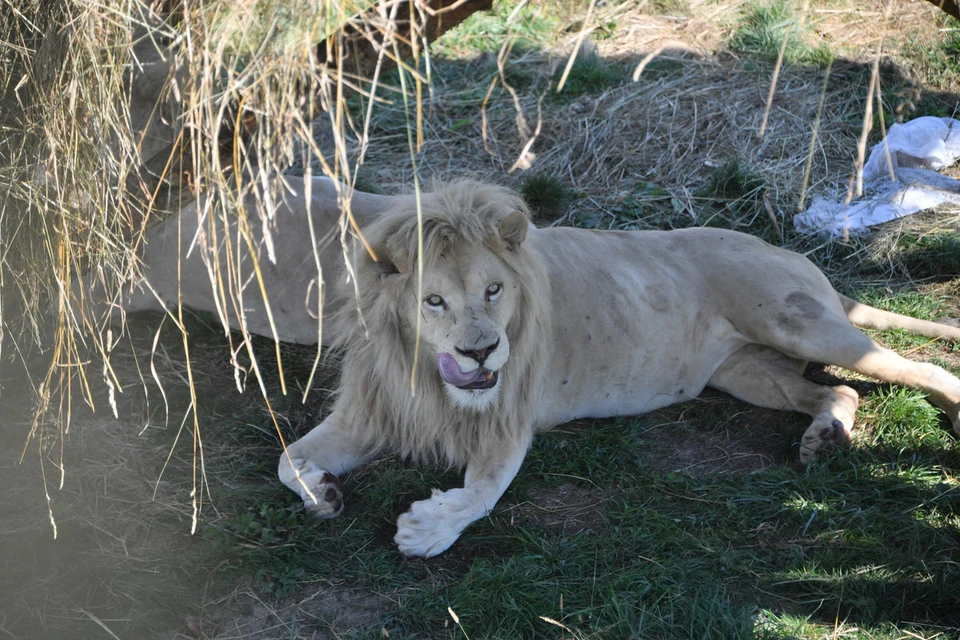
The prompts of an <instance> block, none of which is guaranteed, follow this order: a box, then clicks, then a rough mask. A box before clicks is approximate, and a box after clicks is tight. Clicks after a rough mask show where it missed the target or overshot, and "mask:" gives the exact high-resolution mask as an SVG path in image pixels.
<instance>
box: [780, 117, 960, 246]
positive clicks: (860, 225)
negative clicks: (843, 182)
mask: <svg viewBox="0 0 960 640" xmlns="http://www.w3.org/2000/svg"><path fill="white" fill-rule="evenodd" d="M958 158H960V120H955V119H953V118H936V117H932V116H925V117H922V118H916V119H915V120H911V121H910V122H905V123H903V124H895V125H893V126H892V127H890V131H888V132H887V137H886V139H884V140H883V141H882V142H880V143H879V144H877V145H876V146H874V147H873V149H872V150H871V151H870V157H869V158H868V159H867V162H866V164H864V166H863V187H864V196H863V197H861V198H858V199H857V200H854V201H853V202H851V203H850V204H848V205H844V204H843V202H842V201H840V202H838V201H832V200H828V199H826V198H815V199H814V201H813V204H811V205H810V208H809V209H807V211H805V212H804V213H801V214H798V215H796V216H794V219H793V223H794V226H795V227H796V229H797V230H798V231H802V232H805V233H826V234H830V235H833V236H840V235H845V234H849V233H853V232H856V231H859V230H862V229H864V228H866V227H869V226H872V225H875V224H880V223H881V222H887V221H889V220H895V219H896V218H902V217H903V216H908V215H910V214H912V213H917V212H918V211H923V210H924V209H930V208H932V207H935V206H937V205H939V204H942V203H944V202H960V182H958V181H957V180H953V179H951V178H948V177H947V176H944V175H941V174H940V173H937V172H938V171H939V170H941V169H943V168H945V167H949V166H950V165H952V164H953V163H955V162H956V161H957V159H958Z"/></svg>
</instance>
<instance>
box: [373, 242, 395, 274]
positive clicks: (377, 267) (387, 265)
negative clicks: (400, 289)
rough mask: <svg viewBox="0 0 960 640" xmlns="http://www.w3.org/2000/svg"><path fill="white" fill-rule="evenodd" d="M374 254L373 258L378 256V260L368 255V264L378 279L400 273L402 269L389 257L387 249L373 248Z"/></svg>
mask: <svg viewBox="0 0 960 640" xmlns="http://www.w3.org/2000/svg"><path fill="white" fill-rule="evenodd" d="M372 252H373V256H376V259H374V257H373V256H371V255H370V254H369V253H368V254H367V256H366V263H367V266H368V268H369V269H370V270H371V271H372V272H373V273H374V274H376V276H377V278H383V277H384V276H393V275H396V274H398V273H400V268H399V267H398V266H397V263H396V262H395V261H394V260H392V259H391V258H390V256H389V255H387V249H386V247H382V246H381V247H372Z"/></svg>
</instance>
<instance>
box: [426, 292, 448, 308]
mask: <svg viewBox="0 0 960 640" xmlns="http://www.w3.org/2000/svg"><path fill="white" fill-rule="evenodd" d="M423 301H424V302H426V303H427V305H428V306H431V307H442V306H443V298H441V297H440V296H438V295H437V294H433V295H430V296H427V297H426V298H424V299H423Z"/></svg>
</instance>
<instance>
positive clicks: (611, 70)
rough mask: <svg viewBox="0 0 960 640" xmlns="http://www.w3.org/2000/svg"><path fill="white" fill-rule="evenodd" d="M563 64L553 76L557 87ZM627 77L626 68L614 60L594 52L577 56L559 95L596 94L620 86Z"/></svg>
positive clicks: (561, 75)
mask: <svg viewBox="0 0 960 640" xmlns="http://www.w3.org/2000/svg"><path fill="white" fill-rule="evenodd" d="M564 69H565V65H561V66H560V67H559V68H558V69H557V71H556V73H555V74H554V76H553V81H554V83H555V85H556V86H557V87H559V83H560V80H561V78H562V77H563V72H564ZM628 78H629V74H628V73H627V70H626V69H625V68H623V67H622V66H620V65H619V64H618V63H616V62H609V61H606V60H603V59H602V58H601V57H600V56H598V55H596V54H590V55H583V56H578V57H577V59H576V60H574V62H573V66H572V67H570V73H569V74H567V79H566V81H565V82H564V84H563V89H562V90H561V91H560V95H561V96H580V95H584V94H598V93H602V92H603V91H605V90H607V89H611V88H613V87H617V86H620V85H621V84H623V83H624V82H626V81H627V79H628Z"/></svg>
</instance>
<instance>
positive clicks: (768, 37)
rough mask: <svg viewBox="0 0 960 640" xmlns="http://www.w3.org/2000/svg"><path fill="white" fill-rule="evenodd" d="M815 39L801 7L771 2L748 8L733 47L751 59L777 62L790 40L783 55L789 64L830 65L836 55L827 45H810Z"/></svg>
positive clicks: (778, 0)
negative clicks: (782, 48)
mask: <svg viewBox="0 0 960 640" xmlns="http://www.w3.org/2000/svg"><path fill="white" fill-rule="evenodd" d="M813 39H814V38H813V37H811V32H810V27H809V26H808V25H807V24H806V23H805V22H804V21H803V17H802V16H801V15H800V7H799V4H798V3H794V2H791V1H790V0H769V1H765V2H750V3H748V4H747V5H745V7H744V11H743V14H742V18H741V21H740V24H739V25H738V26H737V27H736V29H735V30H734V31H733V34H732V35H731V37H730V41H729V46H730V48H731V49H733V50H735V51H739V52H741V53H744V54H747V55H748V56H751V57H756V58H759V59H762V60H766V61H768V62H773V61H775V60H776V59H777V56H778V55H779V52H780V48H781V47H782V46H784V45H783V43H784V41H785V40H786V47H785V49H784V55H783V61H784V62H785V63H786V64H792V65H799V64H804V65H806V64H813V65H820V66H822V65H825V64H827V63H828V62H829V61H830V60H831V59H832V58H833V54H832V52H831V51H830V49H829V48H828V47H826V46H825V45H816V46H813V45H811V44H809V42H810V41H812V40H813Z"/></svg>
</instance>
